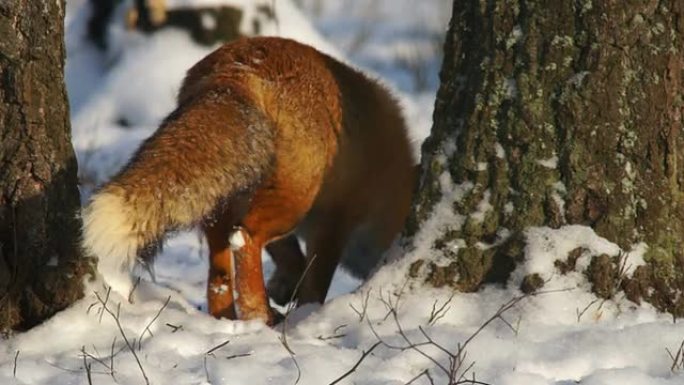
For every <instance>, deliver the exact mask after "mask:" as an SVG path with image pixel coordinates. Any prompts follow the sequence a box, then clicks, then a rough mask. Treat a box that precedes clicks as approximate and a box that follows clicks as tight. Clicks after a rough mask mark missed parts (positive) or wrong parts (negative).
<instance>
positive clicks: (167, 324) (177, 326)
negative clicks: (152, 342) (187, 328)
mask: <svg viewBox="0 0 684 385" xmlns="http://www.w3.org/2000/svg"><path fill="white" fill-rule="evenodd" d="M164 325H166V326H168V327H170V328H171V333H175V332H177V331H179V330H183V325H174V324H170V323H168V322H167V323H165V324H164Z"/></svg>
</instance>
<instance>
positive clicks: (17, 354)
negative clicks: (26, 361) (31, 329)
mask: <svg viewBox="0 0 684 385" xmlns="http://www.w3.org/2000/svg"><path fill="white" fill-rule="evenodd" d="M20 351H21V350H17V352H16V353H15V354H14V368H13V369H12V376H14V378H16V377H17V360H18V359H19V352H20Z"/></svg>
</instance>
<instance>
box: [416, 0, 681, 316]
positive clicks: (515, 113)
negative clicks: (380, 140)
mask: <svg viewBox="0 0 684 385" xmlns="http://www.w3.org/2000/svg"><path fill="white" fill-rule="evenodd" d="M683 71H684V2H682V1H681V0H663V1H627V2H623V1H612V0H611V1H593V2H592V1H590V0H586V1H585V0H577V1H525V0H514V1H506V2H500V1H486V2H484V1H476V0H462V1H454V10H453V15H452V20H451V24H450V28H449V31H448V33H447V40H446V43H445V58H444V63H443V67H442V72H441V74H440V76H441V87H440V89H439V92H438V95H437V101H436V105H435V115H434V117H435V123H434V127H433V129H432V135H431V137H430V138H429V139H428V140H427V141H426V142H425V144H424V145H423V159H422V168H423V173H424V176H423V178H422V180H421V183H420V187H419V191H418V193H417V197H416V205H415V207H416V208H415V210H414V212H413V214H412V217H411V218H410V221H409V228H408V231H407V234H408V235H409V236H411V235H413V234H415V233H416V231H417V230H418V228H419V226H420V225H421V224H424V223H425V221H426V220H427V219H428V218H429V217H430V216H431V214H432V213H433V212H434V209H435V207H436V205H437V204H438V203H439V202H442V203H444V204H446V205H448V206H447V207H451V208H452V209H453V211H454V212H455V214H456V215H455V218H456V219H457V220H456V221H455V223H453V224H452V225H451V226H448V227H445V228H443V229H441V233H440V235H439V236H438V237H437V238H436V240H435V242H434V245H433V246H434V248H436V249H437V250H440V251H441V252H442V253H443V254H444V255H446V256H447V257H448V260H449V261H450V263H446V264H445V263H441V264H440V263H434V262H433V263H428V264H424V266H427V268H423V270H424V271H425V272H426V274H427V275H428V280H430V281H431V282H432V283H433V284H437V285H444V284H451V285H454V286H455V287H457V288H459V289H461V290H466V291H470V290H476V289H477V288H478V287H479V286H480V285H481V284H482V283H483V282H488V281H495V282H505V281H506V279H507V277H508V276H509V273H510V272H511V271H512V269H513V268H514V267H515V264H516V262H518V261H520V260H521V258H523V247H524V240H525V239H524V232H525V230H526V229H528V228H529V227H532V226H548V227H551V228H558V227H560V226H563V225H568V224H582V225H587V226H591V227H592V228H593V229H594V230H595V231H596V233H597V234H599V235H600V236H602V237H604V238H607V239H608V240H610V241H612V242H615V243H617V244H618V245H619V246H620V247H621V248H622V249H623V250H629V249H630V248H631V247H633V246H634V245H635V244H638V243H642V242H643V243H645V244H646V245H647V246H648V251H647V253H646V255H645V259H646V261H647V265H646V266H642V267H639V268H638V269H637V270H636V272H635V273H634V275H633V276H632V277H627V278H626V279H624V280H623V282H622V289H624V290H625V291H626V293H627V295H628V297H629V298H630V299H632V300H634V301H637V302H638V301H639V300H641V299H646V300H647V301H649V302H651V303H653V304H654V305H656V307H658V308H660V309H661V310H666V311H670V312H672V313H673V314H675V315H676V316H681V315H684V296H679V295H677V293H681V291H682V290H684V274H683V272H684V250H683V247H684V193H683V192H684V191H683V189H682V183H684V167H682V164H683V163H682V162H683V161H684V158H683V154H684V151H679V149H682V148H684V135H682V133H681V130H682V121H681V118H682V112H683V108H684V107H683V105H684V102H683V98H682V96H683V94H682V92H683V90H684V88H683V86H684V84H682V75H683ZM445 181H446V182H449V181H453V183H454V186H455V187H453V188H449V187H445V185H447V184H448V183H445ZM445 192H449V193H450V195H449V194H445ZM445 199H448V201H446V202H445V201H444V200H445ZM483 245H485V246H486V247H482V246H483ZM454 246H456V247H454ZM454 250H457V251H456V252H454ZM568 257H572V256H562V255H559V256H558V259H559V260H565V259H566V258H568ZM619 264H620V258H619V256H606V258H595V259H594V262H592V266H591V267H590V269H589V270H592V269H593V271H597V269H599V270H600V269H603V270H605V272H606V273H607V274H608V275H611V274H616V273H617V272H618V270H619V266H618V265H619ZM417 267H418V266H415V269H416V270H420V269H417ZM587 275H588V276H589V278H590V279H591V280H593V281H592V282H593V284H594V287H595V289H597V288H599V287H600V286H601V283H600V282H598V281H599V278H598V277H599V276H601V275H602V274H592V273H591V271H589V272H587ZM452 278H453V279H452ZM532 281H534V280H532ZM537 281H539V280H537ZM539 284H541V282H537V284H536V285H535V287H537V286H539ZM597 292H598V291H597ZM599 295H603V296H610V295H612V293H607V294H606V293H604V294H601V293H599ZM679 297H681V298H679Z"/></svg>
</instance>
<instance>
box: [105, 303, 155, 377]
mask: <svg viewBox="0 0 684 385" xmlns="http://www.w3.org/2000/svg"><path fill="white" fill-rule="evenodd" d="M107 293H109V290H107ZM95 297H97V299H98V301H100V303H102V308H103V309H104V311H106V312H107V313H109V315H110V316H112V318H114V321H115V323H116V327H117V328H118V329H119V333H120V334H121V337H123V340H124V342H125V343H126V346H127V347H128V350H130V352H131V353H132V354H133V357H134V358H135V362H137V363H138V367H139V368H140V373H142V376H143V378H144V379H145V384H147V385H149V384H150V379H149V378H147V374H146V373H145V368H143V366H142V362H141V361H140V357H138V355H137V354H136V353H135V349H134V348H133V345H131V343H130V341H128V337H126V333H125V332H124V330H123V326H121V321H120V320H119V313H120V311H121V303H119V305H118V306H117V312H116V314H115V313H114V312H113V311H112V310H111V309H109V307H108V306H107V304H106V303H105V302H104V300H103V299H102V298H100V294H99V293H98V292H95Z"/></svg>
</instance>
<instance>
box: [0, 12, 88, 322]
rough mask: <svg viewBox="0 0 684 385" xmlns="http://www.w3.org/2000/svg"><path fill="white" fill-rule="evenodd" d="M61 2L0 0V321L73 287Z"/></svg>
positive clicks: (75, 229)
mask: <svg viewBox="0 0 684 385" xmlns="http://www.w3.org/2000/svg"><path fill="white" fill-rule="evenodd" d="M63 25H64V2H63V1H61V0H60V1H48V2H42V1H24V0H4V1H2V2H0V36H2V38H1V39H0V331H7V330H8V329H10V328H26V327H30V326H32V325H34V324H36V323H38V322H40V321H41V320H43V319H45V318H46V317H48V316H50V315H51V314H53V313H55V312H56V311H58V310H60V309H63V308H64V307H66V306H68V305H69V304H70V303H72V302H73V301H74V300H75V299H77V298H78V297H80V296H81V295H82V292H83V288H82V281H83V277H84V274H86V273H87V272H88V271H89V268H90V267H89V266H90V264H89V263H88V261H87V260H86V259H84V258H82V256H81V253H80V249H79V248H78V239H79V228H80V220H79V219H78V216H77V213H78V210H79V207H80V203H79V195H78V188H77V179H76V171H77V170H76V169H77V166H76V158H75V156H74V152H73V148H72V146H71V138H70V133H69V116H68V105H67V99H66V92H65V88H64V75H63V73H64V28H63Z"/></svg>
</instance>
